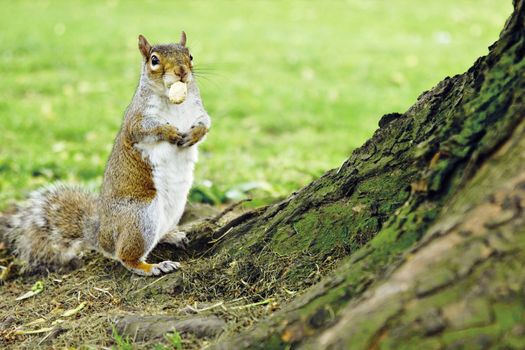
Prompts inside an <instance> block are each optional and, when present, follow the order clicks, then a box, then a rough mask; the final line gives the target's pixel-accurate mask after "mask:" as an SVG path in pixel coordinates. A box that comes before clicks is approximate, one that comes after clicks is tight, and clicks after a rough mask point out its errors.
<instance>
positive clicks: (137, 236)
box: [0, 32, 211, 276]
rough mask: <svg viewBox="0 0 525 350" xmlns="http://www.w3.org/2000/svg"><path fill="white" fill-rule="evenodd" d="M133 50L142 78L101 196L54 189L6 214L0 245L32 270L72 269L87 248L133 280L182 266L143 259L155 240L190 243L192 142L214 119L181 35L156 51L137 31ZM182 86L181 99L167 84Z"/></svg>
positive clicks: (194, 158)
mask: <svg viewBox="0 0 525 350" xmlns="http://www.w3.org/2000/svg"><path fill="white" fill-rule="evenodd" d="M138 46H139V50H140V52H141V54H142V57H143V64H142V73H141V77H140V82H139V85H138V87H137V90H136V92H135V95H134V96H133V100H132V101H131V103H130V105H129V106H128V108H127V109H126V112H125V116H124V120H123V122H122V126H121V128H120V131H119V132H118V134H117V136H116V138H115V142H114V145H113V149H112V151H111V154H110V156H109V159H108V162H107V165H106V169H105V172H104V180H103V183H102V188H101V191H100V195H99V196H96V195H94V194H92V193H89V192H88V191H85V190H83V189H81V188H78V187H73V186H67V185H64V184H56V185H51V186H48V187H45V188H43V189H40V190H37V191H35V192H33V193H32V194H30V196H29V199H28V200H27V201H26V202H25V203H23V204H21V205H19V206H18V207H17V209H16V210H15V211H14V212H12V213H7V214H3V218H2V220H1V221H2V222H3V224H1V225H0V239H2V240H4V241H7V243H8V247H9V248H10V249H12V250H13V251H14V252H15V254H16V255H17V256H18V257H19V259H21V260H24V261H26V262H27V264H28V266H29V267H30V268H33V269H36V268H48V269H51V270H61V269H64V268H66V267H69V266H71V265H72V264H73V265H75V262H77V261H78V259H80V258H81V257H82V254H83V252H84V251H86V250H87V249H96V250H98V251H100V252H101V253H103V254H104V255H106V256H107V257H110V258H113V259H116V260H118V261H120V262H121V263H122V264H123V265H124V266H125V267H126V268H127V269H129V270H130V271H132V272H135V273H137V274H140V275H146V276H150V275H159V274H161V273H168V272H171V271H174V270H176V269H178V268H179V266H180V264H179V263H178V262H174V261H163V262H160V263H157V264H150V263H147V262H146V258H147V256H148V254H149V253H150V251H151V250H152V249H153V248H154V247H155V246H156V245H157V243H158V242H168V243H172V244H175V245H177V246H179V247H183V246H184V245H185V244H187V242H188V239H187V238H186V234H185V233H184V232H180V231H178V230H177V224H178V222H179V220H180V218H181V216H182V213H183V211H184V206H185V204H186V200H187V196H188V193H189V190H190V187H191V185H192V182H193V171H194V166H195V163H196V162H197V156H198V149H197V145H198V143H199V142H201V141H202V140H203V138H204V137H205V136H206V134H207V133H208V130H209V128H210V124H211V121H210V117H209V115H208V113H207V112H206V110H205V109H204V106H203V104H202V100H201V97H200V92H199V89H198V88H197V85H196V83H195V79H194V76H193V65H192V60H193V57H192V55H191V54H190V51H189V50H188V48H187V47H186V34H185V33H184V32H182V35H181V38H180V41H179V43H176V44H164V45H155V46H152V45H150V44H149V43H148V41H147V40H146V38H145V37H144V36H142V35H140V36H139V44H138ZM182 83H183V84H185V86H184V88H183V90H184V91H183V92H184V95H182V96H178V97H177V98H174V96H173V89H172V91H171V94H170V88H171V87H172V86H174V84H179V85H180V84H182ZM178 87H180V86H178ZM186 87H187V92H186ZM179 90H180V89H179ZM186 93H187V95H186Z"/></svg>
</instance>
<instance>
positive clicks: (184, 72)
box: [178, 69, 188, 81]
mask: <svg viewBox="0 0 525 350" xmlns="http://www.w3.org/2000/svg"><path fill="white" fill-rule="evenodd" d="M178 75H179V77H180V80H181V81H184V79H186V77H187V76H188V73H187V72H186V71H185V70H184V69H181V70H180V72H179V74H178Z"/></svg>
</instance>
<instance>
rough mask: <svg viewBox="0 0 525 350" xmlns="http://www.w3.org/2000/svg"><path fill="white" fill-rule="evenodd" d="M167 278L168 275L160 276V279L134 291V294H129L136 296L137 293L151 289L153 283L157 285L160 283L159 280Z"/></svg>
mask: <svg viewBox="0 0 525 350" xmlns="http://www.w3.org/2000/svg"><path fill="white" fill-rule="evenodd" d="M167 276H168V275H164V276H161V277H159V278H157V279H156V280H155V281H153V282H151V283H150V284H147V285H145V286H144V287H142V288H140V289H138V290H136V291H134V292H133V293H131V294H137V293H139V292H142V291H143V290H144V289H146V288H149V287H151V286H152V285H154V284H155V283H157V282H158V281H160V280H161V279H163V278H166V277H167Z"/></svg>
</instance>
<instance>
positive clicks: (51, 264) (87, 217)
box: [0, 184, 98, 271]
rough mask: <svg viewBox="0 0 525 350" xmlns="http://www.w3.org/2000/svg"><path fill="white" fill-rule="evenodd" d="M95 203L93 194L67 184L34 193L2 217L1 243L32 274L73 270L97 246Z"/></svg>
mask: <svg viewBox="0 0 525 350" xmlns="http://www.w3.org/2000/svg"><path fill="white" fill-rule="evenodd" d="M96 201H97V200H96V197H95V195H94V194H92V193H89V192H88V191H86V190H83V189H81V188H79V187H74V186H68V185H64V184H55V185H51V186H47V187H45V188H42V189H40V190H37V191H34V192H32V193H31V194H30V196H29V198H28V199H27V200H26V201H25V202H24V203H22V204H20V205H17V206H16V208H14V209H13V210H11V211H8V212H7V213H5V214H2V217H1V218H0V239H1V240H3V241H5V242H7V245H8V249H10V250H12V251H13V252H14V253H15V255H16V256H17V257H18V258H19V259H20V260H23V261H25V262H26V263H27V266H28V267H29V268H30V269H31V270H42V269H49V270H54V271H60V270H68V269H71V268H73V267H76V266H77V265H78V264H79V262H80V258H81V257H82V255H83V252H85V251H86V250H89V249H91V248H93V246H94V244H93V242H95V235H96V233H97V230H98V219H97V214H96V206H97V205H96Z"/></svg>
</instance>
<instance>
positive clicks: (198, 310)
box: [187, 301, 224, 313]
mask: <svg viewBox="0 0 525 350" xmlns="http://www.w3.org/2000/svg"><path fill="white" fill-rule="evenodd" d="M223 304H224V301H219V302H218V303H216V304H213V305H210V306H208V307H204V308H202V309H197V308H195V307H193V306H191V305H188V306H187V308H189V309H190V310H191V311H193V312H195V313H199V312H203V311H208V310H211V309H215V308H216V307H219V306H222V305H223Z"/></svg>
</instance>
